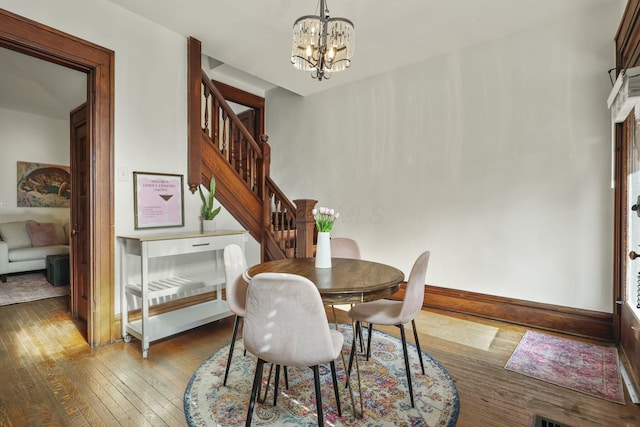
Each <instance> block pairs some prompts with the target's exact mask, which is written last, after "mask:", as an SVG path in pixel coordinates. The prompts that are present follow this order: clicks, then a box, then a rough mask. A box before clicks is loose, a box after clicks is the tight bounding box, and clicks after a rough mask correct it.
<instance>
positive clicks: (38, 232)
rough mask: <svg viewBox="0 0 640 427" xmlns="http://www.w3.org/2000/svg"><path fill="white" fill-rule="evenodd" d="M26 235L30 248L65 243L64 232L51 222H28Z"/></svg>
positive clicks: (60, 227)
mask: <svg viewBox="0 0 640 427" xmlns="http://www.w3.org/2000/svg"><path fill="white" fill-rule="evenodd" d="M26 228H27V234H29V238H30V239H31V246H33V247H35V248H39V247H42V246H51V245H63V244H64V243H65V240H66V239H65V235H64V230H63V228H62V226H61V225H59V224H54V223H52V222H35V221H29V222H27V224H26Z"/></svg>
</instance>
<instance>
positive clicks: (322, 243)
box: [316, 231, 331, 268]
mask: <svg viewBox="0 0 640 427" xmlns="http://www.w3.org/2000/svg"><path fill="white" fill-rule="evenodd" d="M316 268H331V233H329V232H328V231H319V232H318V244H317V246H316Z"/></svg>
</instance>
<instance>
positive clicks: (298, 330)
mask: <svg viewBox="0 0 640 427" xmlns="http://www.w3.org/2000/svg"><path fill="white" fill-rule="evenodd" d="M243 340H244V345H245V347H246V349H247V351H249V352H250V353H251V354H253V355H255V356H256V357H257V362H256V372H255V376H254V380H253V387H252V390H251V399H250V401H249V409H248V412H247V419H246V426H250V425H251V419H252V417H253V411H254V407H255V402H256V395H257V393H258V387H259V385H260V382H261V379H262V371H263V367H264V363H265V362H267V363H273V364H275V365H282V366H288V367H290V366H296V367H310V368H311V369H312V370H313V377H314V385H315V394H316V407H317V412H318V425H320V426H322V425H323V424H324V416H323V412H322V394H321V392H320V371H319V368H318V365H320V364H323V363H327V362H328V363H329V364H330V366H331V377H332V380H333V388H334V394H335V398H336V406H337V409H338V414H339V415H340V416H341V415H342V411H341V409H340V397H339V395H338V385H337V377H336V368H335V360H336V359H337V358H338V356H339V355H340V352H341V350H342V344H343V342H344V337H343V336H342V334H341V333H340V332H338V331H335V330H332V329H330V328H329V324H328V323H327V317H326V313H325V310H324V305H323V303H322V299H321V297H320V292H319V291H318V288H316V286H315V285H314V284H313V282H311V281H310V280H309V279H307V278H305V277H302V276H298V275H294V274H287V273H260V274H257V275H256V276H255V277H253V278H252V279H251V284H250V285H249V290H248V292H247V304H246V312H245V318H244V332H243ZM277 384H278V373H277V371H276V388H275V391H274V395H276V396H277V394H278V389H277ZM275 401H276V399H275V397H274V404H275Z"/></svg>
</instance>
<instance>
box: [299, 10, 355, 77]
mask: <svg viewBox="0 0 640 427" xmlns="http://www.w3.org/2000/svg"><path fill="white" fill-rule="evenodd" d="M354 49H355V30H354V28H353V22H351V21H349V20H348V19H345V18H330V17H329V8H327V7H326V5H325V0H320V16H317V15H306V16H303V17H301V18H298V19H297V20H296V22H295V23H294V24H293V43H292V47H291V63H292V64H293V66H294V67H296V68H297V69H298V70H302V71H311V77H313V78H314V79H318V81H322V80H323V79H329V78H330V77H331V73H332V72H337V71H342V70H344V69H345V68H349V66H350V65H351V57H352V56H353V51H354Z"/></svg>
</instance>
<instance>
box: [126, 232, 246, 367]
mask: <svg viewBox="0 0 640 427" xmlns="http://www.w3.org/2000/svg"><path fill="white" fill-rule="evenodd" d="M245 239H246V231H218V232H212V233H195V234H164V235H151V236H118V237H117V240H118V244H119V246H120V306H121V319H122V337H123V339H124V340H125V341H126V342H129V341H130V340H131V336H134V337H136V338H138V339H139V340H140V341H141V344H142V357H144V358H147V356H148V354H149V345H150V343H151V342H153V341H156V340H159V339H161V338H165V337H168V336H171V335H175V334H177V333H180V332H184V331H186V330H188V329H192V328H195V327H197V326H201V325H204V324H206V323H210V322H213V321H216V320H220V319H222V318H225V317H227V316H231V315H232V314H233V313H232V312H231V310H230V309H229V304H227V302H226V301H225V300H224V299H223V298H222V289H223V288H224V285H225V282H224V265H222V267H221V268H220V266H219V265H218V263H216V262H214V261H213V260H212V261H211V267H212V268H211V269H210V271H208V272H207V273H206V274H205V275H204V276H203V275H202V274H201V275H200V276H201V277H197V276H195V277H183V276H182V275H179V276H175V275H173V276H168V277H163V278H154V280H150V279H149V277H150V271H149V270H150V266H149V265H150V263H149V260H150V259H152V258H159V257H175V256H183V255H187V254H197V253H203V252H213V253H214V254H215V253H216V252H218V251H222V250H224V248H225V246H227V245H230V244H233V243H235V244H237V245H239V246H240V247H241V248H243V250H244V242H245ZM132 255H133V256H135V257H137V258H138V264H139V267H140V276H139V278H136V280H137V282H134V281H133V279H132V278H130V277H129V276H128V273H127V272H128V271H129V267H128V266H127V263H128V262H129V261H128V260H127V258H131V256H132ZM156 276H158V274H157V273H156ZM207 291H216V299H214V300H210V301H205V302H201V303H198V304H195V305H191V306H188V307H183V308H179V309H176V310H172V311H168V312H164V313H162V314H157V315H154V316H150V315H149V306H150V305H151V301H152V300H155V299H158V298H164V297H175V298H180V297H182V296H187V295H190V294H192V293H193V292H198V293H200V292H207ZM129 297H137V298H139V299H140V303H141V305H142V307H141V317H140V319H139V320H136V321H131V322H130V321H129Z"/></svg>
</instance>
